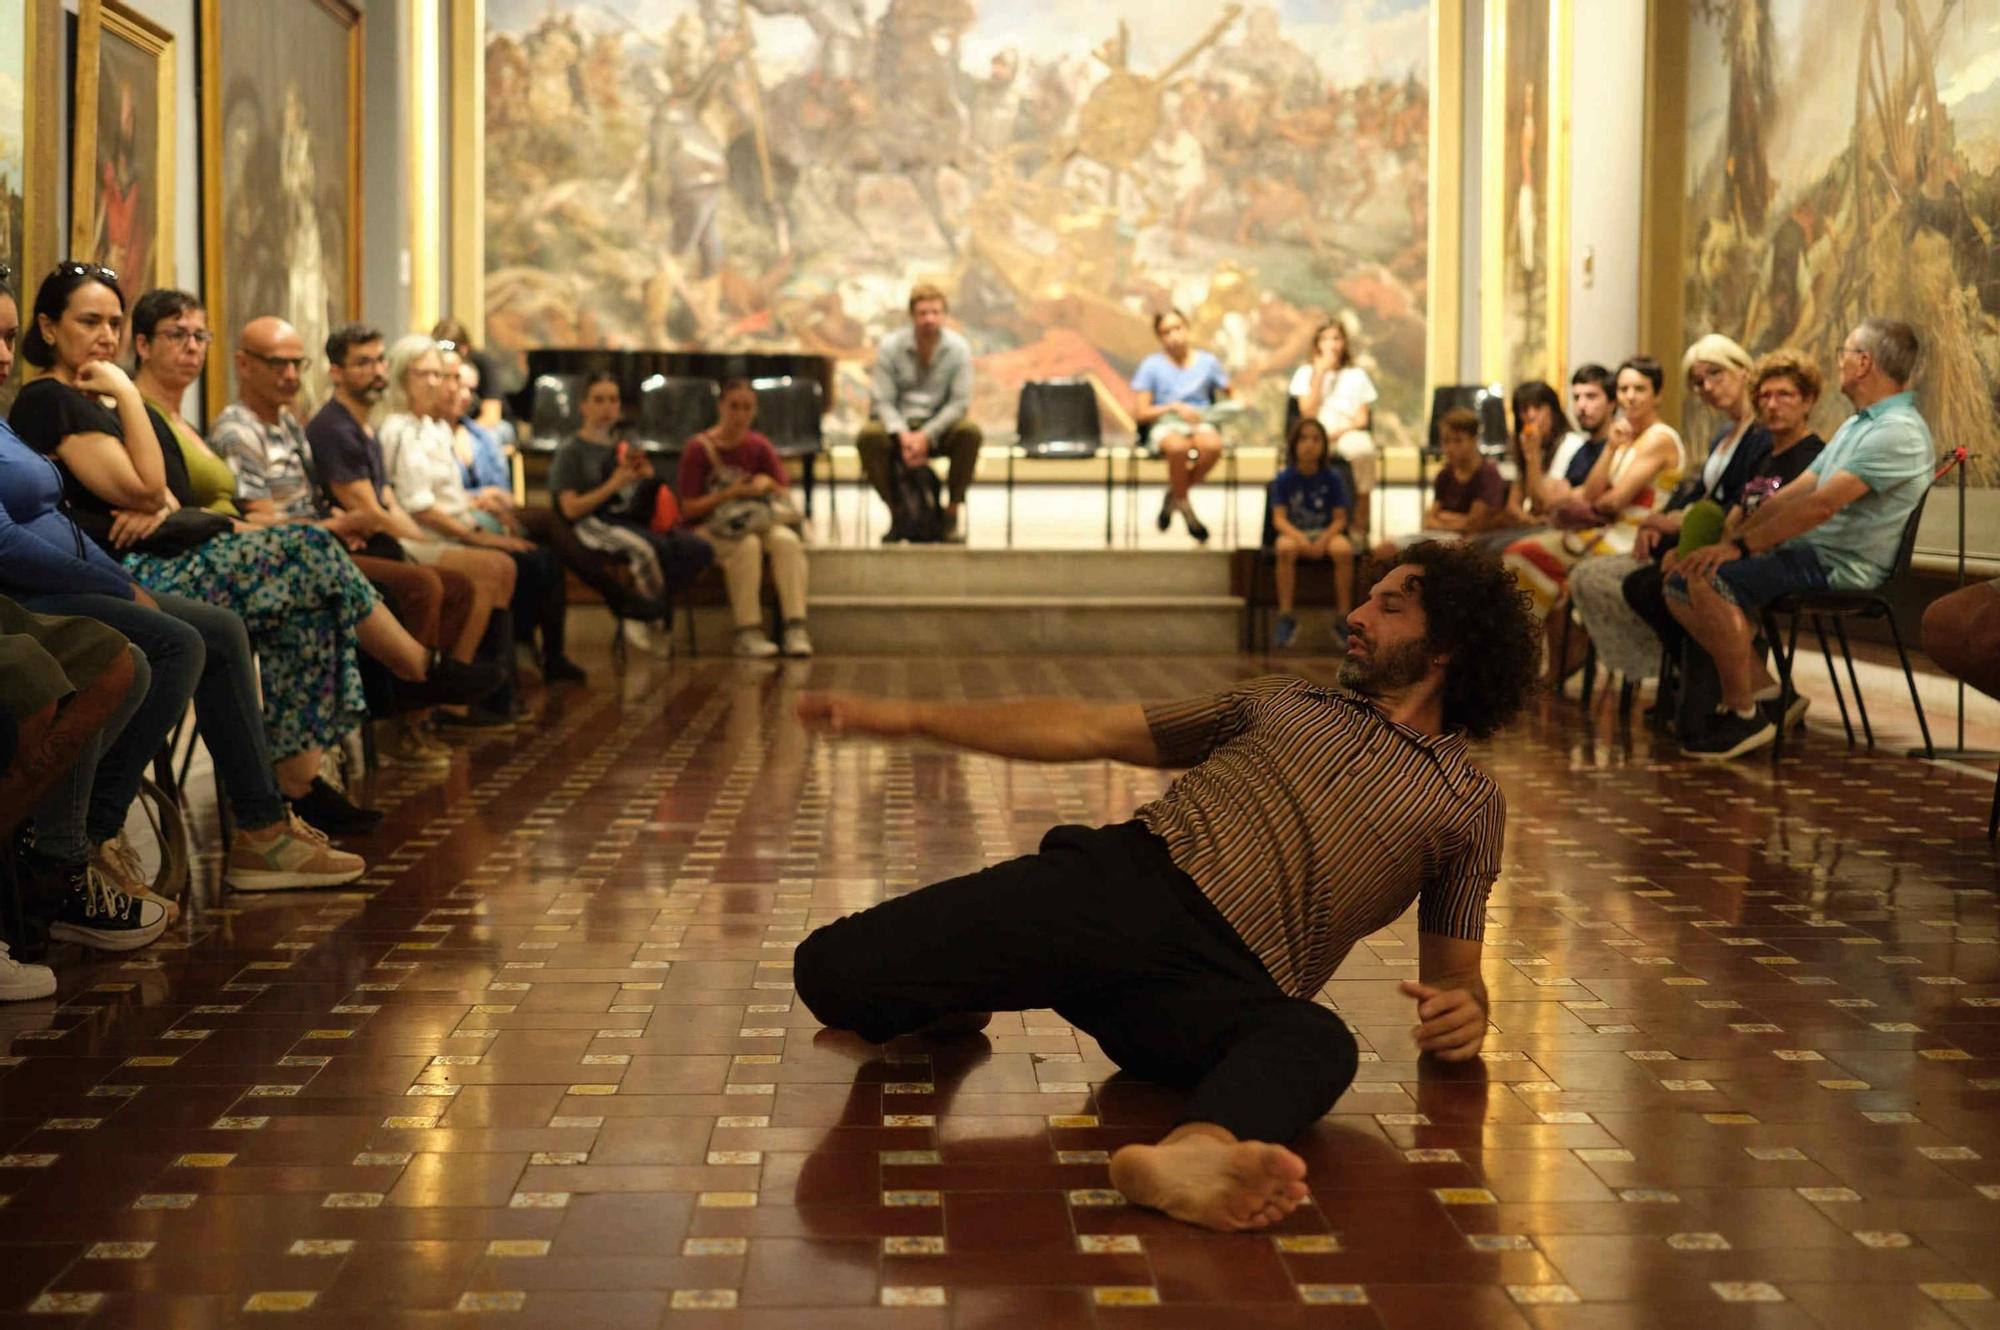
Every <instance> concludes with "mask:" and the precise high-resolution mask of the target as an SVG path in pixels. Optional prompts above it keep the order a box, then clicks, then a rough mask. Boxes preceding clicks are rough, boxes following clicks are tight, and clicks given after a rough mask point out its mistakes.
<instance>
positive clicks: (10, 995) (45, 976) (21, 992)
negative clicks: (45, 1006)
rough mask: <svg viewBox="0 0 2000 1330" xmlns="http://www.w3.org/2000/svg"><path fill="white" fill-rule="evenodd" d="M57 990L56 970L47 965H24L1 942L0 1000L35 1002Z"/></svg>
mask: <svg viewBox="0 0 2000 1330" xmlns="http://www.w3.org/2000/svg"><path fill="white" fill-rule="evenodd" d="M55 991H56V972H55V971H54V970H51V969H50V968H49V967H48V966H46V965H23V964H21V962H19V961H17V960H15V959H14V958H13V957H12V956H10V955H8V953H7V944H6V943H5V942H0V1002H33V1001H34V1000H35V999H36V998H45V997H49V996H51V995H53V994H54V993H55Z"/></svg>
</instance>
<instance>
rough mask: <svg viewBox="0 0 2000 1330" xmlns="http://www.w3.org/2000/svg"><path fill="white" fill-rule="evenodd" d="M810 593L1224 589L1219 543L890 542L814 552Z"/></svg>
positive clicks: (946, 595) (1162, 593) (1065, 594)
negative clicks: (1117, 546)
mask: <svg viewBox="0 0 2000 1330" xmlns="http://www.w3.org/2000/svg"><path fill="white" fill-rule="evenodd" d="M811 558H812V598H813V601H814V603H815V604H817V603H819V602H820V601H822V600H823V599H824V598H826V597H829V596H875V597H889V596H927V597H936V598H942V599H953V598H964V597H975V598H979V597H989V596H1031V597H1037V598H1041V599H1044V600H1051V599H1063V600H1070V599H1079V598H1089V597H1102V596H1113V597H1117V596H1124V595H1142V596H1148V597H1152V598H1155V599H1161V598H1172V597H1176V596H1221V595H1225V594H1226V593H1227V592H1228V590H1229V555H1228V554H1227V553H1226V552H1224V551H1221V550H1092V551H1077V550H1007V549H967V548H965V547H964V546H958V545H890V546H887V547H884V548H881V549H873V550H865V549H860V550H857V549H826V548H815V549H814V550H813V551H812V555H811Z"/></svg>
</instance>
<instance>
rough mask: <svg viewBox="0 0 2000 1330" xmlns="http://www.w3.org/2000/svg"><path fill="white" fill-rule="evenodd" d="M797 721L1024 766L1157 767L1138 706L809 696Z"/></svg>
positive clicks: (1148, 730)
mask: <svg viewBox="0 0 2000 1330" xmlns="http://www.w3.org/2000/svg"><path fill="white" fill-rule="evenodd" d="M797 714H798V718H799V721H800V723H802V724H803V725H804V726H805V727H806V728H807V729H809V730H815V731H818V732H820V733H824V734H868V735H876V736H879V737H881V738H885V739H902V738H915V737H921V738H926V739H935V740H937V741H938V742H939V743H947V744H951V745H953V746H954V747H958V748H971V749H975V750H977V751H979V752H982V753H992V754H995V755H996V756H999V757H1013V758H1021V759H1024V760H1026V761H1030V762H1086V761H1090V760H1092V759H1096V758H1111V759H1113V760H1115V761H1119V762H1130V763H1132V764H1133V765H1134V766H1142V767H1152V766H1158V765H1160V752H1159V748H1158V747H1157V746H1156V745H1155V744H1154V742H1153V731H1152V727H1151V726H1149V725H1148V724H1147V723H1146V712H1145V709H1144V708H1143V707H1141V706H1140V705H1139V704H1138V703H1136V702H1109V703H1091V702H1072V701H1068V700H1065V699H1061V698H1023V699H1020V700H1017V701H1007V702H914V701H908V700H904V699H900V698H879V697H858V696H855V695H853V694H851V693H807V694H806V695H805V696H803V697H801V698H800V699H799V705H798V713H797Z"/></svg>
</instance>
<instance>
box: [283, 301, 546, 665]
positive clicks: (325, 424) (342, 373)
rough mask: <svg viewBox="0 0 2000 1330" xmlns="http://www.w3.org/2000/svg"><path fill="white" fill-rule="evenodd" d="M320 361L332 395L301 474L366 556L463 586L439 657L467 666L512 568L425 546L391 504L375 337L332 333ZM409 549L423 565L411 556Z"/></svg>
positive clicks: (371, 332)
mask: <svg viewBox="0 0 2000 1330" xmlns="http://www.w3.org/2000/svg"><path fill="white" fill-rule="evenodd" d="M326 360H327V371H328V374H329V376H330V377H331V379H332V381H333V395H332V396H331V397H329V398H328V399H327V401H326V404H325V405H324V406H322V407H321V408H320V409H319V412H318V414H316V415H315V416H314V417H313V418H312V420H311V421H310V422H309V423H308V424H307V425H306V442H307V443H308V444H310V445H311V448H312V458H311V472H310V473H309V474H316V476H317V481H316V483H317V484H318V485H319V486H320V487H321V488H323V489H324V490H325V494H326V498H327V500H328V501H329V502H330V503H331V504H332V505H333V506H334V508H335V511H336V512H338V513H339V514H341V515H342V516H343V517H344V518H345V519H346V522H347V523H348V524H350V526H351V529H352V530H353V532H354V534H356V535H359V536H361V537H362V538H363V539H364V540H365V541H366V542H367V544H368V548H370V549H373V550H375V551H376V552H377V553H378V554H380V555H381V556H382V557H385V558H401V559H406V560H409V561H411V562H413V563H418V564H421V565H423V566H426V567H435V568H437V569H439V570H440V571H443V572H451V573H456V574H458V575H459V576H461V577H463V578H464V579H465V580H466V582H467V583H468V584H469V585H470V587H471V595H472V598H471V602H470V604H469V605H468V606H467V608H466V612H465V622H464V625H463V627H461V628H460V630H459V633H458V637H457V639H456V640H455V641H452V642H451V643H450V644H449V646H448V648H447V649H448V650H449V652H450V654H451V656H452V658H453V659H455V660H459V661H470V660H471V659H472V658H473V655H474V653H475V652H476V651H477V650H478V648H479V643H480V641H481V639H483V638H484V637H485V635H486V629H487V625H488V623H489V622H490V620H491V617H492V614H493V611H494V608H495V606H496V605H501V604H505V603H506V597H507V596H508V595H510V594H512V587H511V584H509V582H508V579H510V578H511V577H512V576H513V571H514V566H513V564H512V562H510V561H509V560H507V559H506V558H504V557H502V556H500V555H498V554H496V553H492V552H488V551H482V550H467V549H460V548H458V547H455V546H447V545H445V544H444V543H443V542H441V541H432V540H429V539H427V538H426V536H425V534H424V529H423V528H422V527H420V526H418V525H417V524H416V522H415V520H414V519H412V518H411V517H410V515H409V513H407V512H405V511H404V510H403V505H402V504H401V503H399V502H397V499H396V491H395V490H394V489H393V488H392V487H391V486H390V484H389V481H388V476H387V474H386V473H385V472H384V470H383V466H382V449H381V445H380V444H378V443H377V442H376V440H375V431H374V429H373V428H372V427H371V426H370V425H369V423H368V422H369V418H370V417H371V415H372V414H373V413H374V410H375V404H376V403H377V402H380V401H381V400H382V394H383V392H384V390H385V389H386V388H387V387H388V383H389V380H388V374H387V371H386V368H385V367H386V366H387V364H388V358H387V357H386V356H385V355H384V354H383V351H382V334H381V333H380V332H379V331H377V330H376V329H374V328H371V327H369V326H368V325H367V324H363V323H350V324H346V325H344V326H342V327H339V328H335V329H334V330H333V331H332V332H331V333H330V334H328V335H327V339H326ZM392 545H393V548H392V547H391V546H392ZM412 548H415V549H417V550H419V551H421V552H422V553H423V554H424V555H425V556H427V557H423V558H418V557H416V556H414V555H412V554H411V552H410V551H411V549H412ZM503 587H504V590H503Z"/></svg>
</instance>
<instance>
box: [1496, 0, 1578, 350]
mask: <svg viewBox="0 0 2000 1330" xmlns="http://www.w3.org/2000/svg"><path fill="white" fill-rule="evenodd" d="M1570 5H1571V0H1488V3H1487V5H1486V6H1485V29H1484V32H1483V34H1482V35H1483V42H1482V60H1483V77H1482V80H1481V86H1482V112H1483V113H1482V115H1481V117H1480V123H1481V132H1482V137H1483V141H1482V143H1481V145H1480V157H1481V163H1482V169H1481V171H1480V257H1479V274H1480V279H1479V285H1480V300H1479V319H1480V336H1479V347H1480V355H1479V361H1480V375H1481V377H1482V378H1483V379H1484V380H1485V381H1486V382H1488V383H1498V384H1502V385H1505V386H1507V387H1510V388H1511V387H1512V386H1514V385H1515V384H1518V383H1521V382H1523V381H1525V380H1528V379H1544V380H1547V381H1548V382H1549V383H1552V384H1560V383H1561V382H1562V381H1563V379H1564V377H1565V374H1566V368H1567V361H1568V359H1569V305H1568V288H1569V283H1568V280H1567V276H1568V272H1569V138H1570V124H1569V117H1570V98H1569V86H1570V77H1569V70H1570V41H1571V12H1570Z"/></svg>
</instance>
